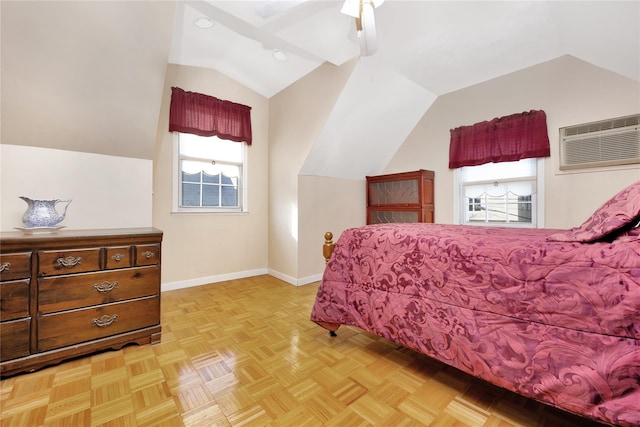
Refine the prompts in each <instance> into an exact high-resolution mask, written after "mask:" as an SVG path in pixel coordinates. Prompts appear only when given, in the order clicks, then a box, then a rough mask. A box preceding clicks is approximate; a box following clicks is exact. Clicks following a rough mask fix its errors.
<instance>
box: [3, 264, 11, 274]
mask: <svg viewBox="0 0 640 427" xmlns="http://www.w3.org/2000/svg"><path fill="white" fill-rule="evenodd" d="M9 270H11V263H10V262H3V263H2V264H0V273H2V272H3V271H9Z"/></svg>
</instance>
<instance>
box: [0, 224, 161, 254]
mask: <svg viewBox="0 0 640 427" xmlns="http://www.w3.org/2000/svg"><path fill="white" fill-rule="evenodd" d="M162 234H163V233H162V230H158V229H156V228H153V227H140V228H105V229H87V230H58V231H56V232H54V233H29V232H23V231H3V232H0V251H2V252H6V251H7V250H10V249H11V248H13V247H15V246H26V245H29V246H35V247H40V246H48V245H52V244H54V245H55V244H59V243H61V242H64V243H65V244H66V243H71V242H76V243H80V244H90V243H92V242H96V241H100V242H110V241H127V240H131V239H142V240H145V241H157V242H160V241H161V240H162Z"/></svg>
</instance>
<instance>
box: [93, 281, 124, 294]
mask: <svg viewBox="0 0 640 427" xmlns="http://www.w3.org/2000/svg"><path fill="white" fill-rule="evenodd" d="M117 287H118V282H111V283H109V282H102V283H100V284H97V283H96V284H95V285H93V289H94V290H96V291H98V292H100V293H102V294H106V293H107V292H111V291H112V290H114V289H115V288H117Z"/></svg>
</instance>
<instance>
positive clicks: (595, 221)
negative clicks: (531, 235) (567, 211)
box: [547, 181, 640, 243]
mask: <svg viewBox="0 0 640 427" xmlns="http://www.w3.org/2000/svg"><path fill="white" fill-rule="evenodd" d="M638 218H640V181H636V182H634V183H633V184H631V185H630V186H628V187H627V188H625V189H624V190H622V191H620V192H619V193H618V194H616V195H615V196H613V197H612V198H611V199H609V200H608V201H607V202H605V203H604V204H603V205H602V206H600V207H599V208H598V209H596V211H595V212H594V213H593V214H591V216H590V217H589V218H588V219H587V220H586V221H585V222H583V223H582V225H580V226H579V227H574V228H572V229H570V230H567V231H563V232H560V233H556V234H552V235H551V236H549V237H547V240H548V241H551V242H583V243H586V242H595V241H596V240H599V239H601V238H603V237H605V236H607V235H609V234H611V233H613V232H615V231H617V230H620V229H621V228H623V227H625V226H628V225H630V224H632V223H635V222H636V221H637V220H638Z"/></svg>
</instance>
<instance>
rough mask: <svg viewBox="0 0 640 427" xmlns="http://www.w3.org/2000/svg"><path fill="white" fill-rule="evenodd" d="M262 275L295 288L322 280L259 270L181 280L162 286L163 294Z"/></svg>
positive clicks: (319, 276)
mask: <svg viewBox="0 0 640 427" xmlns="http://www.w3.org/2000/svg"><path fill="white" fill-rule="evenodd" d="M262 274H269V275H271V276H273V277H275V278H277V279H280V280H282V281H284V282H287V283H289V284H290V285H294V286H303V285H308V284H309V283H314V282H318V281H320V279H322V274H315V275H313V276H307V277H303V278H300V279H296V278H294V277H291V276H288V275H286V274H283V273H280V272H279V271H276V270H272V269H266V268H261V269H258V270H247V271H239V272H237V273H228V274H219V275H216V276H207V277H198V278H196V279H189V280H180V281H178V282H169V283H163V284H162V286H161V290H162V292H166V291H173V290H175V289H183V288H190V287H192V286H201V285H208V284H209V283H217V282H224V281H225V280H234V279H244V278H246V277H253V276H260V275H262Z"/></svg>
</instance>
